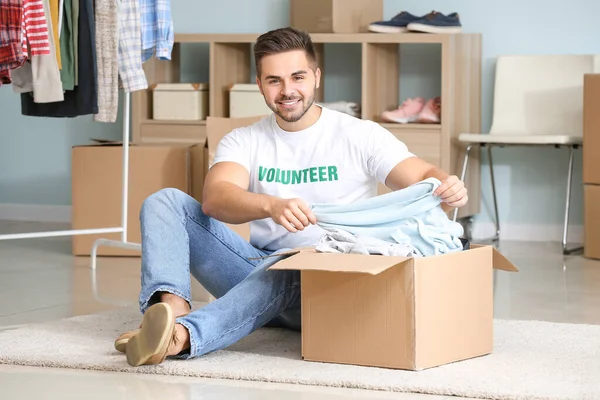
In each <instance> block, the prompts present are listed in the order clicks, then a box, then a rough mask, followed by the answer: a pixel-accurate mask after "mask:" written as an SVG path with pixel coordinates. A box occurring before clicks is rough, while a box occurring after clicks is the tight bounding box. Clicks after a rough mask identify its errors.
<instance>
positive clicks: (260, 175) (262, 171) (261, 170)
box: [258, 167, 267, 181]
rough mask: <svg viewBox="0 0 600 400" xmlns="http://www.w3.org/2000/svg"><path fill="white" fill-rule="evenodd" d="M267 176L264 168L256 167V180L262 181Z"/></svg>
mask: <svg viewBox="0 0 600 400" xmlns="http://www.w3.org/2000/svg"><path fill="white" fill-rule="evenodd" d="M266 175H267V169H266V168H265V167H258V180H259V181H263V180H264V179H265V176H266Z"/></svg>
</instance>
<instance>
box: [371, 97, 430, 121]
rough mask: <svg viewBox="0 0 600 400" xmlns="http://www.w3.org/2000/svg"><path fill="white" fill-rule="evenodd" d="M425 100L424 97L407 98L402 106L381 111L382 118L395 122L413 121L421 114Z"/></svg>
mask: <svg viewBox="0 0 600 400" xmlns="http://www.w3.org/2000/svg"><path fill="white" fill-rule="evenodd" d="M424 105H425V100H423V98H422V97H415V98H414V99H406V100H405V101H404V102H403V103H402V105H400V107H398V108H397V109H395V110H392V111H384V112H382V113H381V119H382V120H384V121H387V122H395V123H397V124H408V123H409V122H413V121H415V120H416V119H417V117H418V116H419V113H420V112H421V110H423V106H424Z"/></svg>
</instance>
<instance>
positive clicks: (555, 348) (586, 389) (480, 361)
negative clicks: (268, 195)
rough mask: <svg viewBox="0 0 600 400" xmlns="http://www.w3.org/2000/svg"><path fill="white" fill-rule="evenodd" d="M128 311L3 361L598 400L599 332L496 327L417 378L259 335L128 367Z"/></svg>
mask: <svg viewBox="0 0 600 400" xmlns="http://www.w3.org/2000/svg"><path fill="white" fill-rule="evenodd" d="M139 322H140V315H139V313H138V311H137V309H136V308H124V309H119V310H116V311H110V312H107V313H102V314H95V315H88V316H82V317H75V318H69V319H64V320H60V321H54V322H51V323H44V324H38V325H30V326H27V327H22V328H19V329H14V330H8V331H3V332H0V363H2V364H18V365H27V366H45V367H64V368H78V369H90V370H102V371H122V372H137V373H147V374H165V375H183V376H196V377H211V378H225V379H241V380H251V381H263V382H283V383H296V384H307V385H322V386H337V387H348V388H360V389H374V390H384V391H397V392H415V393H428V394H439V395H456V396H463V397H476V398H487V399H528V400H531V399H577V400H583V399H600V326H595V325H574V324H556V323H547V322H536V321H505V320H497V321H495V350H494V353H493V354H491V355H488V356H484V357H480V358H476V359H471V360H467V361H462V362H458V363H454V364H450V365H445V366H442V367H438V368H433V369H429V370H425V371H420V372H411V371H400V370H388V369H379V368H368V367H357V366H349V365H335V364H321V363H314V362H308V361H302V360H301V358H300V335H299V333H296V332H290V331H285V330H279V329H262V330H259V331H257V332H255V333H254V334H252V335H250V336H248V337H247V338H245V339H244V340H242V341H240V342H239V343H237V344H235V345H233V346H231V347H230V348H228V349H227V350H223V351H219V352H215V353H212V354H209V355H207V356H204V357H201V358H197V359H194V360H186V361H184V360H167V361H166V362H165V363H163V364H161V365H158V366H144V367H139V368H132V367H130V366H129V365H128V364H127V363H126V361H125V357H124V355H122V354H121V353H118V352H117V351H115V350H114V349H113V340H114V339H115V338H116V337H117V335H118V334H119V333H120V332H122V331H124V330H128V329H133V328H136V327H137V326H138V325H139Z"/></svg>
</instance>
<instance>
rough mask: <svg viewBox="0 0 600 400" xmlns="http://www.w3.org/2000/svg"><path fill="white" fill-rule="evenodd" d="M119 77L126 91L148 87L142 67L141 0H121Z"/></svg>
mask: <svg viewBox="0 0 600 400" xmlns="http://www.w3.org/2000/svg"><path fill="white" fill-rule="evenodd" d="M118 60H119V61H118V66H119V78H120V79H121V82H122V83H123V89H124V90H125V91H126V92H135V91H137V90H144V89H147V88H148V81H147V80H146V74H145V73H144V70H143V69H142V38H141V28H140V2H139V0H121V7H120V9H119V47H118Z"/></svg>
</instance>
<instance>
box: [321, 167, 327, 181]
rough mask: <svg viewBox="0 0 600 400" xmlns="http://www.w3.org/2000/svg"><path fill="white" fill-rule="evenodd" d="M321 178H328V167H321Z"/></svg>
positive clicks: (322, 179) (323, 179) (324, 179)
mask: <svg viewBox="0 0 600 400" xmlns="http://www.w3.org/2000/svg"><path fill="white" fill-rule="evenodd" d="M319 180H320V181H321V182H323V181H326V180H327V167H319Z"/></svg>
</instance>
